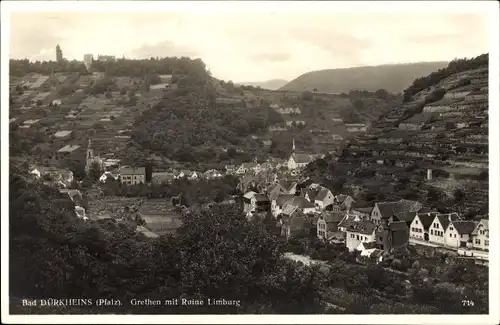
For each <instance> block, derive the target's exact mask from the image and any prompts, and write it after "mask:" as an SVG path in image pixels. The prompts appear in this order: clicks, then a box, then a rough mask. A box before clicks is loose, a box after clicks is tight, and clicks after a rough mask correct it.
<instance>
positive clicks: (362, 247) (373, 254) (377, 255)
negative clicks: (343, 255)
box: [356, 242, 384, 264]
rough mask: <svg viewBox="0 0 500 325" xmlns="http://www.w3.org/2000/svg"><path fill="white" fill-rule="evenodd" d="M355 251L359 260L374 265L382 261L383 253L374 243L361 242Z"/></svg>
mask: <svg viewBox="0 0 500 325" xmlns="http://www.w3.org/2000/svg"><path fill="white" fill-rule="evenodd" d="M356 250H357V251H359V252H360V254H359V255H360V257H361V258H365V259H368V260H371V261H372V262H373V263H375V264H378V263H380V262H382V260H383V254H384V251H383V250H381V249H379V248H378V245H377V243H376V242H369V243H364V242H361V243H360V244H359V245H358V247H357V248H356Z"/></svg>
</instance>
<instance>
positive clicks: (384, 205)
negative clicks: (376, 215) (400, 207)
mask: <svg viewBox="0 0 500 325" xmlns="http://www.w3.org/2000/svg"><path fill="white" fill-rule="evenodd" d="M397 204H398V202H379V203H375V205H376V206H378V210H379V211H380V215H381V218H382V219H389V218H390V217H392V216H393V214H394V208H395V207H396V205H397Z"/></svg>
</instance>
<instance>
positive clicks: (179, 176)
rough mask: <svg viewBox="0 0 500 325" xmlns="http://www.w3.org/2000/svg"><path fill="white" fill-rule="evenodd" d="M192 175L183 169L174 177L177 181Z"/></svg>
mask: <svg viewBox="0 0 500 325" xmlns="http://www.w3.org/2000/svg"><path fill="white" fill-rule="evenodd" d="M192 174H193V172H192V171H190V170H187V169H184V170H181V171H179V172H178V173H177V175H176V176H175V178H176V179H179V178H189V177H190V176H191V175H192Z"/></svg>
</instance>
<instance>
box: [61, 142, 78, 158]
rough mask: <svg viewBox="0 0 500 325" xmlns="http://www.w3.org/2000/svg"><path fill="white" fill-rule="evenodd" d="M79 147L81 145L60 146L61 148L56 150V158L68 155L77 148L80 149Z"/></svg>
mask: <svg viewBox="0 0 500 325" xmlns="http://www.w3.org/2000/svg"><path fill="white" fill-rule="evenodd" d="M80 148H81V147H80V146H79V145H73V144H68V145H66V146H64V147H62V148H61V149H59V150H57V153H56V157H57V158H58V159H62V158H65V157H68V156H70V155H72V154H74V153H76V152H77V151H79V150H78V149H80Z"/></svg>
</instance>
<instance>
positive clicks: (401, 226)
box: [389, 221, 408, 231]
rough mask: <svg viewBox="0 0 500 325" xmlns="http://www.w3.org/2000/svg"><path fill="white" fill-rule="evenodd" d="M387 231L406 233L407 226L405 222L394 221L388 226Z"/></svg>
mask: <svg viewBox="0 0 500 325" xmlns="http://www.w3.org/2000/svg"><path fill="white" fill-rule="evenodd" d="M389 229H390V230H391V231H408V226H407V225H406V221H395V222H391V223H390V224H389Z"/></svg>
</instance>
